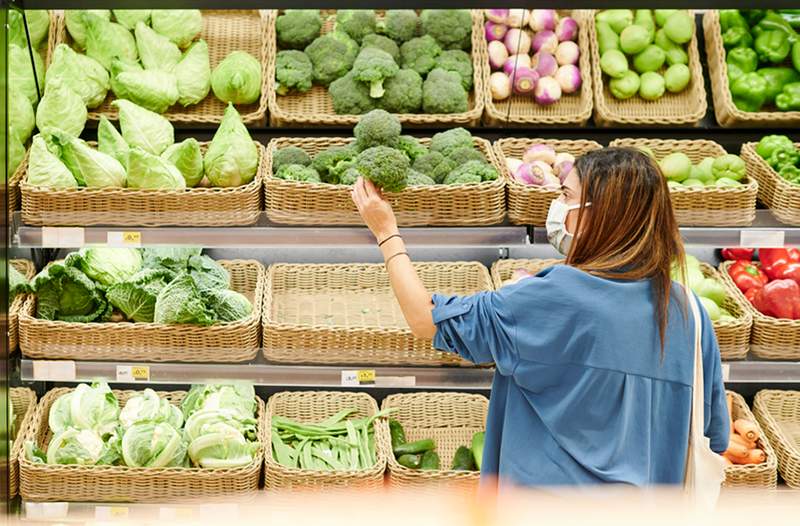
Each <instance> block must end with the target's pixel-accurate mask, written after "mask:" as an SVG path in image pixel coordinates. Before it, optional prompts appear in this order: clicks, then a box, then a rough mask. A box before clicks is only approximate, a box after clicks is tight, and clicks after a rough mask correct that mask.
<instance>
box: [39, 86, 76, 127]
mask: <svg viewBox="0 0 800 526" xmlns="http://www.w3.org/2000/svg"><path fill="white" fill-rule="evenodd" d="M88 115H89V114H88V113H87V111H86V106H85V105H84V103H83V99H81V97H80V96H79V95H78V94H76V93H75V92H74V91H72V90H71V89H69V88H68V87H67V86H66V85H64V84H52V85H50V87H49V88H47V91H46V92H45V94H44V97H42V100H41V101H40V102H39V106H38V107H37V108H36V127H37V128H39V131H40V132H42V133H47V134H56V133H65V134H67V135H72V136H74V137H77V136H78V135H80V134H81V132H82V131H83V127H84V126H85V125H86V118H87V117H88Z"/></svg>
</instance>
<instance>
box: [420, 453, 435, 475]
mask: <svg viewBox="0 0 800 526" xmlns="http://www.w3.org/2000/svg"><path fill="white" fill-rule="evenodd" d="M419 469H423V470H426V471H428V470H433V471H435V470H438V469H439V455H437V454H436V451H426V452H425V453H423V455H422V462H421V463H420V465H419Z"/></svg>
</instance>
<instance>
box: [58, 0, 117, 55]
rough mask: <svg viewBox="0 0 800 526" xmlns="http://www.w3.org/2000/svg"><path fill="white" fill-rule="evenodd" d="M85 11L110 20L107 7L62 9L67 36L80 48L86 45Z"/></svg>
mask: <svg viewBox="0 0 800 526" xmlns="http://www.w3.org/2000/svg"><path fill="white" fill-rule="evenodd" d="M85 13H92V14H93V15H95V16H99V17H102V18H105V19H106V20H111V11H109V10H108V9H86V10H84V9H67V10H66V11H64V22H65V23H66V25H67V31H69V36H71V37H72V40H74V41H75V43H76V44H77V45H78V47H80V48H84V47H86V21H85V20H84V14H85Z"/></svg>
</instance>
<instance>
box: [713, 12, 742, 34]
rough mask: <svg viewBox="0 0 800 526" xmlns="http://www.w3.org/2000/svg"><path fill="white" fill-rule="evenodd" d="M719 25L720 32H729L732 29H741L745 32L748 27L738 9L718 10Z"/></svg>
mask: <svg viewBox="0 0 800 526" xmlns="http://www.w3.org/2000/svg"><path fill="white" fill-rule="evenodd" d="M719 25H720V26H722V32H723V33H724V32H725V31H727V30H729V29H730V28H732V27H743V28H745V29H747V30H749V29H750V25H749V24H748V23H747V20H745V19H744V17H743V16H742V13H740V12H739V10H738V9H720V11H719Z"/></svg>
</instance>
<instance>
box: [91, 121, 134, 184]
mask: <svg viewBox="0 0 800 526" xmlns="http://www.w3.org/2000/svg"><path fill="white" fill-rule="evenodd" d="M97 149H98V150H100V151H101V152H103V153H104V154H106V155H110V156H111V157H113V158H114V159H116V160H118V161H119V163H120V164H121V165H122V166H124V167H125V169H126V170H127V168H128V153H129V152H130V148H129V147H128V143H126V142H125V139H123V138H122V135H120V133H119V132H118V131H117V129H116V128H115V127H114V125H113V124H111V121H109V120H108V118H107V117H106V116H105V115H101V116H100V124H98V125H97Z"/></svg>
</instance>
